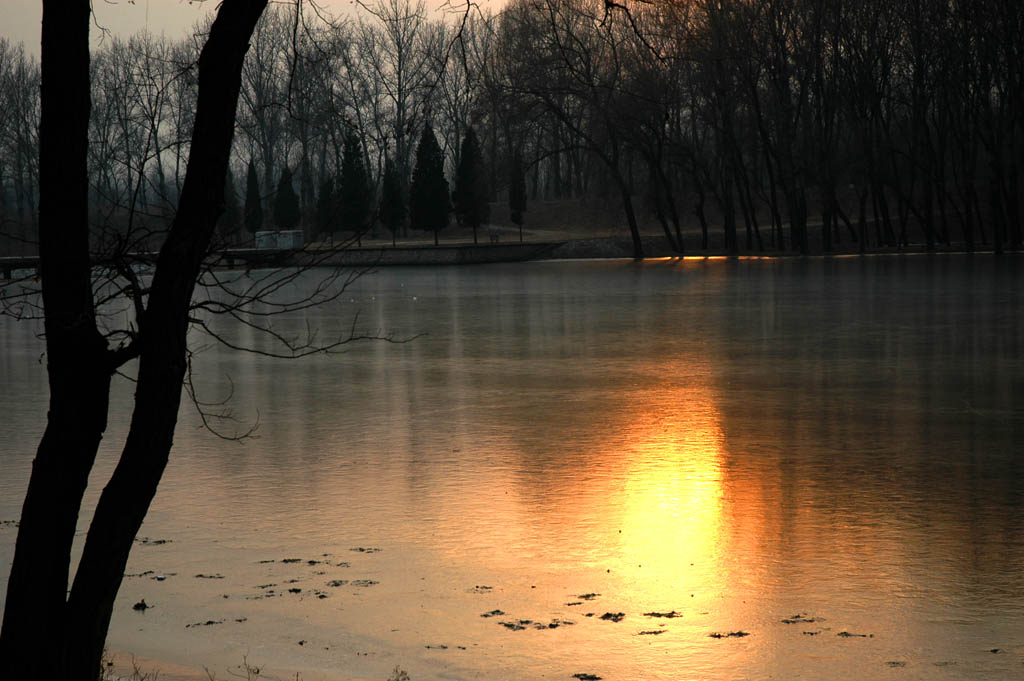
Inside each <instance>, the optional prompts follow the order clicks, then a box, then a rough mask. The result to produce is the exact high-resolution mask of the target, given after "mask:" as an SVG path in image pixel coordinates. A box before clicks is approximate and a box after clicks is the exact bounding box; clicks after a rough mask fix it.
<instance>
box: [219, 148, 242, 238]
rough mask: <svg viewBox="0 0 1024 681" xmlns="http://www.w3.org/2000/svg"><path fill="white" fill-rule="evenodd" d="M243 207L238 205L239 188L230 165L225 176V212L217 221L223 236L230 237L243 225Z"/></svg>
mask: <svg viewBox="0 0 1024 681" xmlns="http://www.w3.org/2000/svg"><path fill="white" fill-rule="evenodd" d="M241 222H242V208H241V206H239V205H238V188H237V187H235V174H234V173H232V172H231V166H228V172H227V175H226V176H225V178H224V212H223V213H222V214H221V216H220V219H219V220H218V221H217V227H218V231H219V232H220V235H221V237H223V238H224V239H228V238H230V237H231V235H233V234H234V233H235V232H237V231H238V228H239V227H240V226H241Z"/></svg>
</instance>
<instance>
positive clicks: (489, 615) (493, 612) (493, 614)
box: [480, 610, 505, 617]
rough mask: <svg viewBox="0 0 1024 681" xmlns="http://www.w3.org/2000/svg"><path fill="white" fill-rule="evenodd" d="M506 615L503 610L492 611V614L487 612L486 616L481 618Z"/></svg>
mask: <svg viewBox="0 0 1024 681" xmlns="http://www.w3.org/2000/svg"><path fill="white" fill-rule="evenodd" d="M504 614H505V612H504V611H502V610H491V611H490V612H485V613H484V614H482V615H480V616H481V617H497V616H498V615H504Z"/></svg>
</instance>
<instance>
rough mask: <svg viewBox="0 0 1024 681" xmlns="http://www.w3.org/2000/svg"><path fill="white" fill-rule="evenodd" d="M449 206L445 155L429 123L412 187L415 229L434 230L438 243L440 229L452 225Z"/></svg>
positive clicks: (410, 195) (419, 148)
mask: <svg viewBox="0 0 1024 681" xmlns="http://www.w3.org/2000/svg"><path fill="white" fill-rule="evenodd" d="M449 209H450V203H449V201H448V180H446V179H445V177H444V156H443V155H442V153H441V147H440V146H438V144H437V138H436V137H434V131H433V130H431V128H430V126H429V125H425V126H423V134H422V135H421V136H420V143H419V145H418V146H417V147H416V167H415V168H414V169H413V171H412V186H411V187H410V188H409V222H410V223H411V226H412V228H413V229H419V230H423V231H425V232H433V233H434V245H435V246H436V245H437V243H438V239H437V233H438V232H440V231H441V230H442V229H444V228H445V227H446V226H447V225H448V212H449Z"/></svg>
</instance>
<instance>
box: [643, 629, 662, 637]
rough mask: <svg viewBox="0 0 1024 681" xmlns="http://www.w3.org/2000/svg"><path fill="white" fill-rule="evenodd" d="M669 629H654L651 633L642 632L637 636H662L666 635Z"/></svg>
mask: <svg viewBox="0 0 1024 681" xmlns="http://www.w3.org/2000/svg"><path fill="white" fill-rule="evenodd" d="M666 631H668V629H652V630H650V631H641V632H639V633H638V634H637V636H660V635H661V634H664V633H665V632H666Z"/></svg>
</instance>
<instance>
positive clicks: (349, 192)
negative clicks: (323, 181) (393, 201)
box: [338, 130, 373, 245]
mask: <svg viewBox="0 0 1024 681" xmlns="http://www.w3.org/2000/svg"><path fill="white" fill-rule="evenodd" d="M370 195H371V191H370V182H369V178H368V176H367V173H366V165H365V164H364V163H363V145H362V144H361V143H360V141H359V137H358V135H356V133H355V131H354V130H349V132H348V134H347V135H345V148H344V150H343V151H342V155H341V178H340V180H339V182H338V202H339V204H340V206H339V207H340V211H341V228H342V229H343V230H345V231H346V232H351V233H352V234H353V235H355V237H356V240H357V242H358V243H359V245H362V242H363V232H365V231H366V229H367V227H369V223H370V210H371V206H372V205H373V204H372V203H371V201H370Z"/></svg>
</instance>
